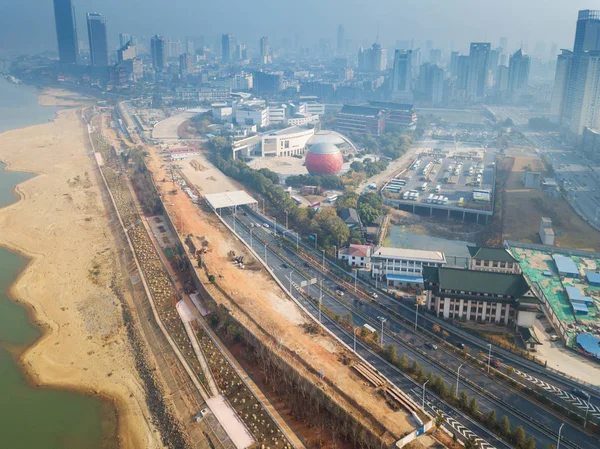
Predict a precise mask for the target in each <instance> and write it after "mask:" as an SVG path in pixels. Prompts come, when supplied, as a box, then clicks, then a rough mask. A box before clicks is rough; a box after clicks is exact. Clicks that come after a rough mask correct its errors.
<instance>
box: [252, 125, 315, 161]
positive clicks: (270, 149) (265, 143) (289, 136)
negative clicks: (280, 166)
mask: <svg viewBox="0 0 600 449" xmlns="http://www.w3.org/2000/svg"><path fill="white" fill-rule="evenodd" d="M314 134H315V129H314V128H301V127H299V126H293V127H290V128H285V129H281V130H278V131H273V132H270V133H267V134H265V135H263V136H262V157H284V156H294V155H299V154H304V152H305V151H306V143H307V142H308V140H309V139H310V138H311V137H312V136H313V135H314Z"/></svg>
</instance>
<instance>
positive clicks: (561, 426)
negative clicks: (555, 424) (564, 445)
mask: <svg viewBox="0 0 600 449" xmlns="http://www.w3.org/2000/svg"><path fill="white" fill-rule="evenodd" d="M564 425H565V423H562V424H561V425H560V427H559V429H558V440H556V449H560V433H561V432H562V428H563V426H564Z"/></svg>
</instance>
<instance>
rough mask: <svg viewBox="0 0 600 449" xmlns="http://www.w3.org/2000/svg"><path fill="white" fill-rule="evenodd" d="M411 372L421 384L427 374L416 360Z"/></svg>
mask: <svg viewBox="0 0 600 449" xmlns="http://www.w3.org/2000/svg"><path fill="white" fill-rule="evenodd" d="M411 371H412V373H413V374H414V376H415V378H416V379H417V380H418V381H419V382H420V381H421V379H423V377H425V373H423V368H421V365H419V362H417V361H416V360H415V361H414V362H413V364H412V369H411Z"/></svg>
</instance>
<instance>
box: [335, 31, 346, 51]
mask: <svg viewBox="0 0 600 449" xmlns="http://www.w3.org/2000/svg"><path fill="white" fill-rule="evenodd" d="M345 49H346V30H344V25H342V24H340V25H339V26H338V29H337V54H338V55H343V54H344V52H345Z"/></svg>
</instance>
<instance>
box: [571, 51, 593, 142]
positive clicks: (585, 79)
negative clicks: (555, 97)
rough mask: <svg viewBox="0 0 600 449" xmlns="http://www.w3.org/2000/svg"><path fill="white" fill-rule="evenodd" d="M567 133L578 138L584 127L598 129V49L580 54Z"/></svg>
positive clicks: (581, 134)
mask: <svg viewBox="0 0 600 449" xmlns="http://www.w3.org/2000/svg"><path fill="white" fill-rule="evenodd" d="M569 125H570V126H569V133H570V135H571V136H572V137H573V138H576V139H577V140H580V139H581V137H582V136H583V130H584V128H586V127H587V128H590V129H594V130H598V129H600V50H592V51H586V52H584V53H583V54H582V55H581V56H580V60H579V72H578V75H577V84H576V89H575V95H574V97H573V112H572V115H571V120H570V123H569Z"/></svg>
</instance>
